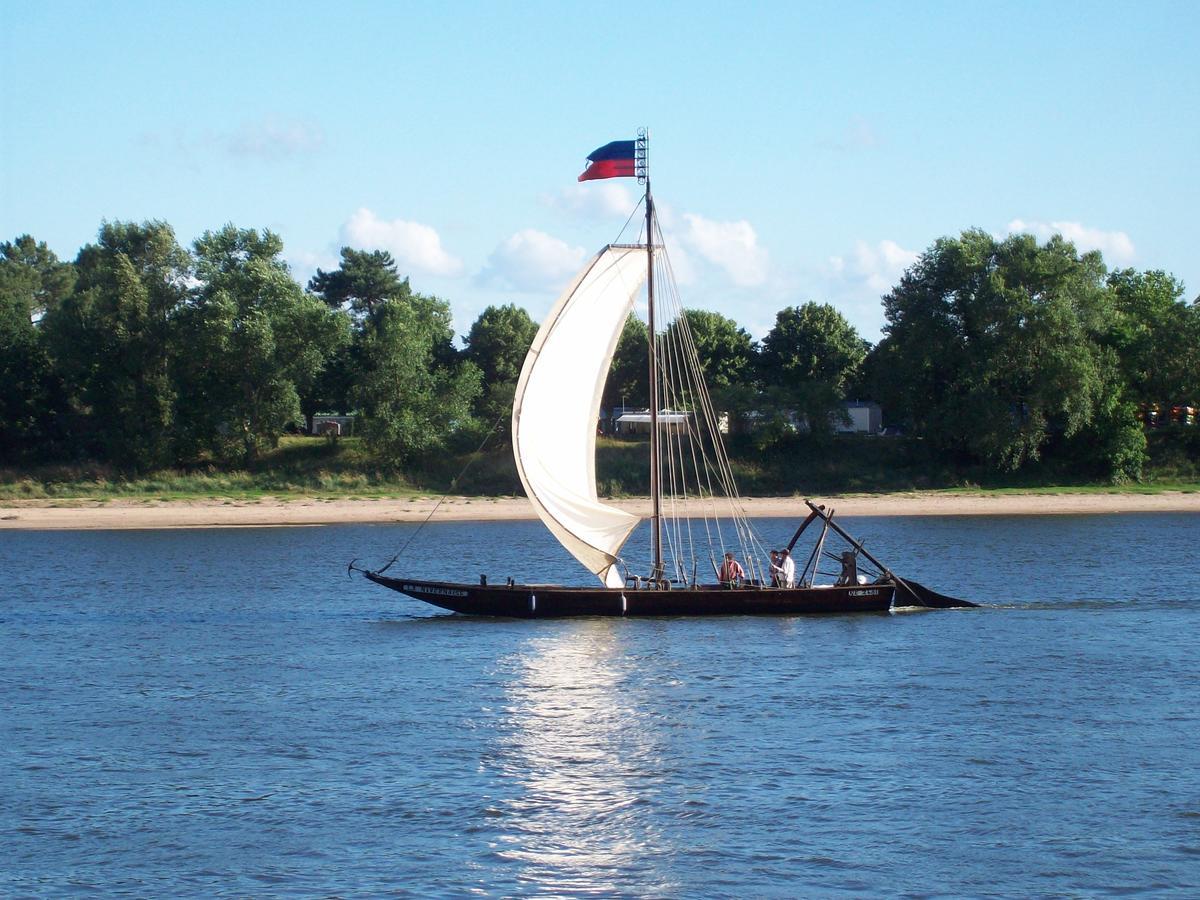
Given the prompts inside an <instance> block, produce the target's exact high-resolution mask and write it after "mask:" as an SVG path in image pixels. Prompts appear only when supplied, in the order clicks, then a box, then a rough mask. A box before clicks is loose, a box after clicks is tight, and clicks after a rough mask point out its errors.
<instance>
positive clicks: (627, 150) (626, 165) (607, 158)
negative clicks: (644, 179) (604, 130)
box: [579, 141, 637, 181]
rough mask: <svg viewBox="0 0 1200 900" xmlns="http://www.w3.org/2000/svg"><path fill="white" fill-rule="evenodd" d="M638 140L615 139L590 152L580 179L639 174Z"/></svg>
mask: <svg viewBox="0 0 1200 900" xmlns="http://www.w3.org/2000/svg"><path fill="white" fill-rule="evenodd" d="M636 144H637V141H613V142H611V143H609V144H605V145H604V146H603V147H600V148H598V149H596V150H593V151H592V152H591V153H589V154H588V166H587V168H586V169H584V170H583V174H582V175H580V176H579V180H580V181H595V180H596V179H598V178H634V177H636V175H637V156H636Z"/></svg>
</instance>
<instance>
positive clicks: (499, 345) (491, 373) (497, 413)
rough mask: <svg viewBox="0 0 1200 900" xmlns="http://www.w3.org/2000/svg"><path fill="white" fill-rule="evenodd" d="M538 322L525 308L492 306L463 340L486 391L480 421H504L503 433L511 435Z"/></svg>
mask: <svg viewBox="0 0 1200 900" xmlns="http://www.w3.org/2000/svg"><path fill="white" fill-rule="evenodd" d="M537 331H538V326H537V323H536V322H534V321H533V319H531V318H530V317H529V313H527V312H526V311H525V310H523V309H521V308H519V307H517V306H514V305H513V304H511V303H510V304H507V305H505V306H489V307H488V308H487V309H485V310H484V311H483V312H482V313H480V314H479V318H478V319H476V320H475V322H474V323H473V324H472V325H471V330H470V332H469V333H468V334H467V335H466V337H465V339H464V342H465V344H466V350H465V351H464V353H463V356H464V358H465V359H467V360H469V361H470V362H472V363H474V364H475V366H476V367H477V368H478V369H479V371H480V373H481V374H482V376H483V392H482V394H481V395H480V397H479V400H478V401H477V403H476V414H477V415H478V416H479V418H480V420H481V421H480V424H481V425H482V426H483V427H484V428H488V427H490V426H491V425H492V423H493V422H497V421H499V422H500V423H501V428H500V431H501V433H502V434H503V435H506V436H508V435H510V432H511V429H512V423H511V421H510V420H509V419H508V418H507V415H506V414H507V413H509V412H510V411H511V410H512V402H513V394H514V392H515V391H516V387H517V380H518V379H519V378H520V377H521V367H522V366H523V365H524V364H525V357H526V355H527V354H528V353H529V346H530V345H531V344H532V343H533V339H534V337H535V336H536V335H537Z"/></svg>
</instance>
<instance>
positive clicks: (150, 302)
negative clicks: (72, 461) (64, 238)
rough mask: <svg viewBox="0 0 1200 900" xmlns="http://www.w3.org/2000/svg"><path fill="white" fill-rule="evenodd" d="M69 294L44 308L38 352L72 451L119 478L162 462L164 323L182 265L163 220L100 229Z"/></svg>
mask: <svg viewBox="0 0 1200 900" xmlns="http://www.w3.org/2000/svg"><path fill="white" fill-rule="evenodd" d="M75 268H76V270H77V272H78V281H77V283H76V289H75V290H74V292H72V293H71V294H70V295H68V296H66V297H63V298H62V299H61V300H60V301H59V302H57V304H56V305H51V306H49V307H48V308H47V310H46V314H45V316H44V318H43V319H42V327H43V328H44V329H45V336H46V346H47V349H48V351H49V353H50V356H51V359H52V361H53V363H54V365H55V367H56V369H57V370H58V371H59V372H60V373H61V375H62V377H63V378H64V381H65V382H66V383H67V384H68V386H69V388H70V391H71V396H72V402H73V404H74V406H75V409H76V412H77V413H78V421H79V422H80V423H81V427H80V432H81V433H79V434H78V435H77V437H78V440H79V444H78V446H77V449H78V450H79V451H82V452H89V453H96V454H99V455H100V456H101V457H102V458H104V459H106V460H108V461H110V462H112V463H114V464H115V465H117V466H119V467H120V468H122V469H125V470H131V471H140V470H146V469H150V468H153V467H155V466H161V465H165V464H167V463H169V462H171V461H172V459H173V455H172V436H173V429H174V413H175V410H174V403H175V392H174V388H173V386H172V383H171V378H170V374H169V371H168V364H169V347H170V346H171V330H172V317H173V315H174V313H175V311H176V310H177V309H178V308H179V306H180V305H181V304H182V302H183V300H184V298H185V297H186V294H187V282H188V278H189V276H190V273H191V259H190V257H189V256H188V253H187V251H185V250H184V249H182V248H181V247H180V246H179V244H178V243H176V241H175V234H174V232H172V230H171V227H170V226H169V225H167V224H166V223H165V222H145V223H143V224H140V225H139V224H135V223H131V222H106V223H104V225H102V226H101V228H100V233H99V237H98V239H97V242H96V243H95V244H89V245H88V246H86V247H84V248H83V249H82V250H80V251H79V256H78V258H77V259H76V261H75Z"/></svg>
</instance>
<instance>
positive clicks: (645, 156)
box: [636, 128, 665, 581]
mask: <svg viewBox="0 0 1200 900" xmlns="http://www.w3.org/2000/svg"><path fill="white" fill-rule="evenodd" d="M649 145H650V133H649V131H648V130H647V129H645V128H639V129H638V137H637V144H636V147H637V150H636V164H637V176H638V182H639V183H641V184H644V185H645V186H646V309H647V313H646V320H647V322H646V324H647V330H648V335H647V337H648V343H649V357H650V360H649V362H650V498H651V502H652V504H653V506H652V510H651V514H650V547H651V554H652V556H653V559H654V562H653V565H652V567H651V569H650V577H651V578H652V579H654V580H656V581H657V580H658V579H660V578H662V577H663V573H664V572H665V569H664V568H663V555H662V485H661V484H660V482H659V470H660V465H659V448H658V354H657V353H656V352H655V347H654V329H655V325H654V195H653V194H651V193H650V150H649Z"/></svg>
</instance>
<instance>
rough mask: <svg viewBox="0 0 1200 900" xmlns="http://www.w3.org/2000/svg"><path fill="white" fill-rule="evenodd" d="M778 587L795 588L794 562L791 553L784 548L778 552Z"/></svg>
mask: <svg viewBox="0 0 1200 900" xmlns="http://www.w3.org/2000/svg"><path fill="white" fill-rule="evenodd" d="M778 569H779V586H780V587H785V588H792V587H795V586H796V561H795V560H794V559H792V554H791V551H790V550H788V549H787V548H786V547H784V548H783V549H782V550H780V551H779V566H778Z"/></svg>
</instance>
